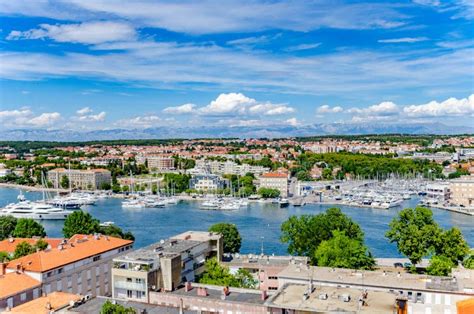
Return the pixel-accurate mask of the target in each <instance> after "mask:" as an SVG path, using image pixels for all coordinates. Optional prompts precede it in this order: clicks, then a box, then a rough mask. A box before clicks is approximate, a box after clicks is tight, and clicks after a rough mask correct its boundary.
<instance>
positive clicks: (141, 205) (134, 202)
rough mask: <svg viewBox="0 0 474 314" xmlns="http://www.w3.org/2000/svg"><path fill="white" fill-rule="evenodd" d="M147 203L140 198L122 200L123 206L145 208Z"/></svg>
mask: <svg viewBox="0 0 474 314" xmlns="http://www.w3.org/2000/svg"><path fill="white" fill-rule="evenodd" d="M144 207H145V204H144V203H143V202H142V201H139V200H135V199H132V200H127V201H123V202H122V208H144Z"/></svg>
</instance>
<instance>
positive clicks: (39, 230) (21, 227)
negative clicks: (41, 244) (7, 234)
mask: <svg viewBox="0 0 474 314" xmlns="http://www.w3.org/2000/svg"><path fill="white" fill-rule="evenodd" d="M12 235H13V236H14V237H15V238H32V237H44V236H46V232H45V231H44V228H43V226H42V225H41V224H40V223H38V222H36V221H34V220H33V219H29V218H20V219H18V221H17V223H16V226H15V230H13V234H12Z"/></svg>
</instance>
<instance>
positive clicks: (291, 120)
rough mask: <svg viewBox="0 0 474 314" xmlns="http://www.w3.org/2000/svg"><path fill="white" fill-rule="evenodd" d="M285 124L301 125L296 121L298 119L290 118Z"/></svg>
mask: <svg viewBox="0 0 474 314" xmlns="http://www.w3.org/2000/svg"><path fill="white" fill-rule="evenodd" d="M285 122H286V123H288V124H289V125H291V126H298V125H300V124H301V123H300V122H299V121H298V119H296V118H290V119H288V120H286V121H285Z"/></svg>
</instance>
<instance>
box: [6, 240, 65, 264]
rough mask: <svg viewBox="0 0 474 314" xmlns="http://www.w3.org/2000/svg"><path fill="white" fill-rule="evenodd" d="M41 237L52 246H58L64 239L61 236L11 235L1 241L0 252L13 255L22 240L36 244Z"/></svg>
mask: <svg viewBox="0 0 474 314" xmlns="http://www.w3.org/2000/svg"><path fill="white" fill-rule="evenodd" d="M39 239H42V240H43V241H46V242H47V243H48V245H50V246H51V247H57V246H58V245H59V244H61V242H62V241H63V240H64V239H60V238H40V237H33V238H13V237H9V238H8V239H5V240H2V241H0V252H6V253H8V255H10V257H13V253H15V249H16V246H17V245H18V244H20V243H22V242H26V243H28V244H29V245H32V246H33V245H35V244H36V242H38V240H39ZM0 262H1V261H0Z"/></svg>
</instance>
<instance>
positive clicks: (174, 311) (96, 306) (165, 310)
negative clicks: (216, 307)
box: [67, 297, 197, 314]
mask: <svg viewBox="0 0 474 314" xmlns="http://www.w3.org/2000/svg"><path fill="white" fill-rule="evenodd" d="M107 300H110V299H109V298H105V297H97V298H93V299H91V300H89V301H87V302H85V303H83V304H81V305H79V306H76V307H73V308H69V309H68V310H67V313H81V314H90V313H100V310H101V308H102V305H103V304H104V303H105V302H106V301H107ZM115 302H116V304H120V305H123V306H125V307H132V308H133V309H135V312H137V313H143V311H144V310H146V313H148V314H179V313H183V314H197V312H196V311H190V310H183V311H182V312H180V311H179V308H175V307H166V306H161V305H152V304H147V303H141V302H131V301H125V300H115Z"/></svg>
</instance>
